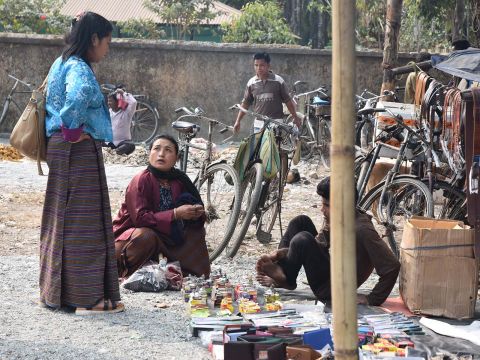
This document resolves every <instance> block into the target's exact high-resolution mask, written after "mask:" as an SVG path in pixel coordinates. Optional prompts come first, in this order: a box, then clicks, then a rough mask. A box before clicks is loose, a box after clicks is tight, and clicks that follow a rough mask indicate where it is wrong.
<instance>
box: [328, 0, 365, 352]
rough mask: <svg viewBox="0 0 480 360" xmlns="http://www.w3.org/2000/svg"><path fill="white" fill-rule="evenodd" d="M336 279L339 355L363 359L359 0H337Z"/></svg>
mask: <svg viewBox="0 0 480 360" xmlns="http://www.w3.org/2000/svg"><path fill="white" fill-rule="evenodd" d="M332 14H333V21H332V38H333V51H332V95H333V99H332V100H333V106H332V129H333V131H332V135H333V136H332V145H331V149H330V152H331V154H330V155H331V160H332V167H331V168H332V177H331V193H330V198H331V199H330V202H331V206H330V214H331V222H330V228H331V231H330V234H331V241H330V244H331V263H330V269H331V278H332V310H333V341H334V343H335V359H337V360H354V359H358V350H357V347H358V335H357V297H356V289H357V265H356V241H355V198H354V188H355V184H354V178H355V176H354V173H353V160H354V153H355V151H354V125H353V122H354V119H355V114H354V101H355V69H356V59H355V34H354V29H355V26H354V25H353V24H355V1H351V0H334V1H333V2H332Z"/></svg>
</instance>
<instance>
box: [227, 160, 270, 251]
mask: <svg viewBox="0 0 480 360" xmlns="http://www.w3.org/2000/svg"><path fill="white" fill-rule="evenodd" d="M262 182H263V168H262V164H260V163H255V164H253V166H252V167H251V168H250V169H249V170H248V172H247V174H246V175H245V179H244V180H243V182H242V188H241V189H242V190H241V193H242V203H241V206H240V213H239V216H238V222H237V226H236V228H235V230H234V233H233V236H232V241H230V242H229V243H228V244H227V246H226V253H227V256H228V257H231V258H233V257H234V256H235V255H236V254H237V251H238V249H239V248H240V245H242V242H243V239H244V238H245V234H246V233H247V231H248V229H249V228H250V223H251V221H252V218H253V214H254V213H255V210H256V209H257V206H258V202H259V200H260V194H261V193H262ZM230 245H231V246H230Z"/></svg>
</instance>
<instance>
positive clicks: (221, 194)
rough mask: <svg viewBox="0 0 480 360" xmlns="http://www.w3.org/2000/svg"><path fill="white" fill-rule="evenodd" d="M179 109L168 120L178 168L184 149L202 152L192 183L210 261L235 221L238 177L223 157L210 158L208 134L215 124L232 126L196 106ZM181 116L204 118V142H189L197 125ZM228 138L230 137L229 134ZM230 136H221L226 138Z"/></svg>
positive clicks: (184, 160)
mask: <svg viewBox="0 0 480 360" xmlns="http://www.w3.org/2000/svg"><path fill="white" fill-rule="evenodd" d="M175 112H176V113H181V112H183V113H184V115H181V116H179V117H178V118H177V120H175V121H174V122H173V123H172V128H173V129H174V130H176V131H178V143H179V145H180V159H181V162H180V168H181V169H182V171H184V172H186V170H187V164H188V153H189V149H190V148H194V149H198V150H201V151H204V152H205V153H206V155H205V157H204V159H203V161H202V163H201V165H200V170H199V171H198V173H197V175H196V177H195V180H194V181H193V183H194V184H195V186H196V187H197V188H198V190H199V192H200V196H201V197H202V200H203V202H204V206H205V215H206V232H207V234H206V240H207V248H208V253H209V259H210V262H213V261H214V260H215V259H216V258H217V257H218V256H219V255H220V254H221V253H222V251H223V250H224V248H225V247H226V246H227V244H228V242H229V241H230V238H231V236H232V234H233V231H234V229H235V223H236V220H237V218H238V215H239V212H240V202H241V193H240V181H239V180H238V176H237V173H236V171H235V169H234V168H233V167H232V166H230V165H228V164H226V162H225V161H222V160H220V161H216V162H213V159H212V147H213V143H212V136H213V130H214V128H215V127H216V126H218V125H221V126H223V129H221V130H220V131H219V132H220V133H221V134H223V133H225V132H226V131H227V130H230V131H232V132H233V127H231V126H229V125H226V124H224V123H222V122H220V121H218V120H215V119H211V118H208V117H206V116H205V115H204V111H203V110H202V109H200V108H196V109H195V110H194V111H192V110H190V109H188V108H186V107H182V108H179V109H176V110H175ZM185 119H195V120H199V121H206V122H208V137H207V143H206V146H200V145H196V144H192V143H191V140H192V139H193V138H194V137H195V136H196V135H197V134H198V132H199V131H200V126H199V125H197V124H194V123H191V122H188V121H185ZM230 138H231V137H230ZM230 138H227V139H225V140H224V142H226V141H228V140H229V139H230Z"/></svg>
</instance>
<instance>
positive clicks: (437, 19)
mask: <svg viewBox="0 0 480 360" xmlns="http://www.w3.org/2000/svg"><path fill="white" fill-rule="evenodd" d="M454 10H455V0H405V1H404V3H403V13H402V25H401V27H400V39H399V42H400V49H401V50H402V51H420V50H427V51H430V52H434V51H438V50H440V49H441V48H444V49H448V48H449V47H450V37H451V32H452V27H453V18H454Z"/></svg>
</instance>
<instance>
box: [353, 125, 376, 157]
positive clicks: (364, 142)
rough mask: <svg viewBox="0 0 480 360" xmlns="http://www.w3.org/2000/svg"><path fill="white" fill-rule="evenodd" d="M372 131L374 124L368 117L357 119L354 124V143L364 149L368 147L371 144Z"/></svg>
mask: <svg viewBox="0 0 480 360" xmlns="http://www.w3.org/2000/svg"><path fill="white" fill-rule="evenodd" d="M373 131H374V126H373V124H372V122H371V121H370V120H369V119H367V120H366V121H357V123H356V124H355V145H357V146H359V147H361V148H362V149H365V150H368V149H370V148H371V146H372V145H373V144H372V141H373Z"/></svg>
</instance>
